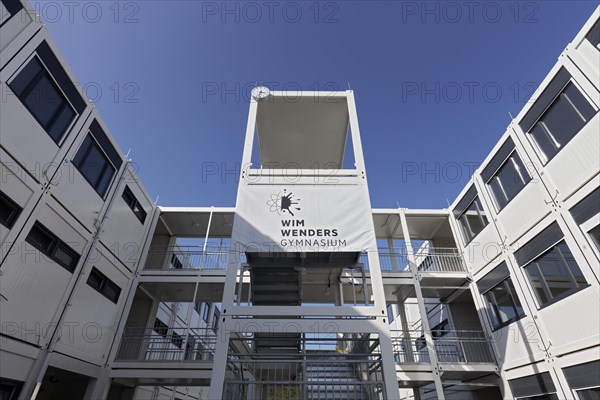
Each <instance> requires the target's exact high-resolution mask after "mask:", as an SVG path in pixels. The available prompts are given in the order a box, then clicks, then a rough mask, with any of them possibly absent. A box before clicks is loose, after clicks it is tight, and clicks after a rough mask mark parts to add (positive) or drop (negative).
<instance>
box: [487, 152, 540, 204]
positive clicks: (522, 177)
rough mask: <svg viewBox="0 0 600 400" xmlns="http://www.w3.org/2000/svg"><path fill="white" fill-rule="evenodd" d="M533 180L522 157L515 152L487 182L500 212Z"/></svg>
mask: <svg viewBox="0 0 600 400" xmlns="http://www.w3.org/2000/svg"><path fill="white" fill-rule="evenodd" d="M530 180H531V176H530V175H529V172H528V171H527V169H526V168H525V166H524V165H523V162H522V161H521V157H519V155H518V154H517V152H516V151H513V152H512V153H511V154H510V155H509V156H508V158H507V159H506V160H505V161H504V163H503V164H502V165H501V166H500V168H498V169H497V170H496V172H495V173H494V175H493V176H492V177H491V178H490V179H489V180H488V181H487V186H488V187H489V188H490V190H491V192H492V197H493V198H494V200H495V202H496V205H497V207H498V209H499V210H501V209H503V208H504V207H505V206H506V205H507V204H508V203H509V202H510V201H511V200H512V199H513V198H514V197H515V196H516V195H517V194H518V193H519V192H520V191H521V190H522V189H523V188H524V187H525V185H526V184H527V183H528V182H529V181H530Z"/></svg>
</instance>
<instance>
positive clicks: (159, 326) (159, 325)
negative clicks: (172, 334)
mask: <svg viewBox="0 0 600 400" xmlns="http://www.w3.org/2000/svg"><path fill="white" fill-rule="evenodd" d="M154 332H156V333H158V334H159V335H161V336H162V337H167V335H168V334H169V327H168V326H167V324H165V323H164V322H162V321H161V320H160V319H158V318H156V319H155V320H154Z"/></svg>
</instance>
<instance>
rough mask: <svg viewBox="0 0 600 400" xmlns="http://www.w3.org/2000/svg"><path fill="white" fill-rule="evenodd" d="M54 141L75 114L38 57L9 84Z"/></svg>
mask: <svg viewBox="0 0 600 400" xmlns="http://www.w3.org/2000/svg"><path fill="white" fill-rule="evenodd" d="M9 86H10V88H11V90H12V91H13V92H14V93H15V94H16V95H17V97H18V98H19V99H20V100H21V102H22V103H23V104H24V105H25V107H27V109H28V110H29V112H31V114H32V115H33V116H34V118H35V119H36V120H37V121H38V122H39V123H40V125H41V126H42V127H43V128H44V129H45V130H46V132H47V133H48V135H50V137H51V138H52V140H54V141H55V142H56V143H58V142H59V141H60V139H61V138H62V137H63V135H64V134H65V132H66V130H67V128H68V127H69V125H70V124H71V122H72V121H73V119H74V118H75V116H76V112H75V109H74V107H73V106H72V105H71V104H70V103H69V101H68V100H67V97H66V96H65V94H64V93H63V92H62V91H61V90H60V88H59V86H58V84H57V83H56V81H55V80H54V78H53V77H52V75H51V74H50V72H48V70H47V69H46V67H45V66H44V65H43V64H42V62H41V61H40V59H39V58H38V57H37V56H34V57H33V58H32V59H31V60H30V61H29V63H28V64H27V65H26V66H25V67H24V68H23V69H22V70H21V72H19V74H18V75H17V76H16V77H15V79H13V80H12V82H11V83H10V84H9Z"/></svg>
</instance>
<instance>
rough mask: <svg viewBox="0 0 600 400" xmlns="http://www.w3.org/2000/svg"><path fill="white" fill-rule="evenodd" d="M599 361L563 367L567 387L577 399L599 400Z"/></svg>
mask: <svg viewBox="0 0 600 400" xmlns="http://www.w3.org/2000/svg"><path fill="white" fill-rule="evenodd" d="M598 371H600V361H598V360H596V361H591V362H588V363H584V364H579V365H574V366H571V367H567V368H563V372H564V373H565V378H566V379H567V382H568V383H569V387H570V388H571V390H572V391H573V392H574V393H575V398H576V399H579V400H600V373H598Z"/></svg>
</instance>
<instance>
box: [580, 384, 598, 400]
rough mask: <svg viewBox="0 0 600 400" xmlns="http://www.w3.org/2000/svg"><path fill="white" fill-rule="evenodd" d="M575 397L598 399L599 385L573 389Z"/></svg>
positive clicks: (590, 399)
mask: <svg viewBox="0 0 600 400" xmlns="http://www.w3.org/2000/svg"><path fill="white" fill-rule="evenodd" d="M575 395H576V396H577V397H576V399H579V400H600V387H595V388H587V389H578V390H575Z"/></svg>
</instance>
